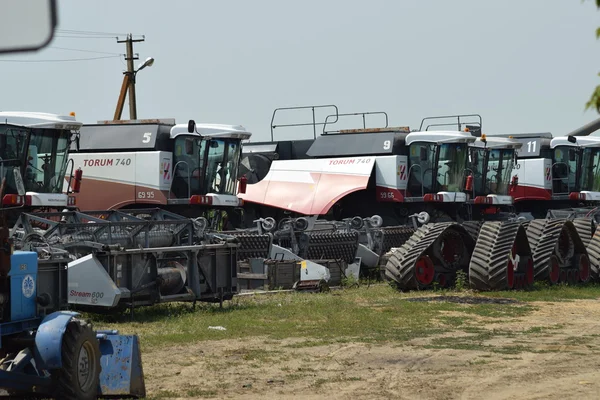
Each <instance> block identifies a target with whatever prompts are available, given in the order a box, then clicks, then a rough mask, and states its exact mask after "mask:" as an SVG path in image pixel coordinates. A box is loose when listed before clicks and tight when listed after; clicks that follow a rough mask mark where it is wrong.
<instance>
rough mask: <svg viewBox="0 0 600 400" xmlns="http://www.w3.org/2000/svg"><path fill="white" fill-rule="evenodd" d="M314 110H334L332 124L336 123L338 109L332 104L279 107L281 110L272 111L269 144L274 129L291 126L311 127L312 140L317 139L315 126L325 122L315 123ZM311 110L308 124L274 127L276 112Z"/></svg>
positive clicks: (289, 125)
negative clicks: (334, 117)
mask: <svg viewBox="0 0 600 400" xmlns="http://www.w3.org/2000/svg"><path fill="white" fill-rule="evenodd" d="M315 108H334V109H335V114H334V115H335V116H336V120H335V121H334V122H337V116H338V115H339V112H338V107H337V106H336V105H334V104H327V105H318V106H299V107H281V108H276V109H275V110H274V111H273V116H272V117H271V142H273V141H274V140H273V137H274V132H273V131H274V129H275V128H282V127H292V126H312V127H313V137H314V139H316V138H317V125H325V122H317V121H316V116H315ZM306 109H309V110H312V122H308V123H301V124H283V125H275V124H274V121H275V114H277V111H283V110H306Z"/></svg>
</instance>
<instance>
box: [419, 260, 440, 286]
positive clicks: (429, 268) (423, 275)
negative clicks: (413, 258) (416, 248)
mask: <svg viewBox="0 0 600 400" xmlns="http://www.w3.org/2000/svg"><path fill="white" fill-rule="evenodd" d="M434 275H435V268H434V266H433V261H431V258H429V256H421V257H419V259H418V260H417V262H416V263H415V278H416V279H417V282H419V285H422V286H428V285H430V284H431V282H433V278H434Z"/></svg>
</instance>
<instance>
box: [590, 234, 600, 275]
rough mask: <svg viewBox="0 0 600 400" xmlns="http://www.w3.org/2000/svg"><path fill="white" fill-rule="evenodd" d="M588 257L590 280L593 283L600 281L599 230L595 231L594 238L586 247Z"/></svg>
mask: <svg viewBox="0 0 600 400" xmlns="http://www.w3.org/2000/svg"><path fill="white" fill-rule="evenodd" d="M587 251H588V256H589V257H590V270H591V276H590V278H591V279H592V280H594V281H598V280H600V229H596V232H594V236H592V239H591V240H590V243H589V244H588V245H587Z"/></svg>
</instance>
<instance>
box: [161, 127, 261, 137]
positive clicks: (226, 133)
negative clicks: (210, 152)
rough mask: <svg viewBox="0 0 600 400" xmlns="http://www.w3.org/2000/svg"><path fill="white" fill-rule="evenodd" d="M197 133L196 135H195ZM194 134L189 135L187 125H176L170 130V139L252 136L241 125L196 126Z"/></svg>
mask: <svg viewBox="0 0 600 400" xmlns="http://www.w3.org/2000/svg"><path fill="white" fill-rule="evenodd" d="M196 132H197V133H196ZM196 132H194V133H189V132H188V125H187V124H177V125H175V126H174V127H172V128H171V139H174V138H176V137H177V136H179V135H196V136H203V137H204V136H205V137H211V138H234V139H242V140H246V139H249V138H250V136H252V134H251V133H250V132H248V131H247V130H246V128H244V127H243V126H242V125H225V124H196Z"/></svg>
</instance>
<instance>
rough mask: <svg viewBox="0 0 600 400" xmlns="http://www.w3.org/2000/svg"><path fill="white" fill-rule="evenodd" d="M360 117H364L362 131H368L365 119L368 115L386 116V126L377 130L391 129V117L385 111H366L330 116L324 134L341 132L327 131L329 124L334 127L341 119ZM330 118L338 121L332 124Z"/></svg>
mask: <svg viewBox="0 0 600 400" xmlns="http://www.w3.org/2000/svg"><path fill="white" fill-rule="evenodd" d="M359 115H360V116H362V121H363V128H362V129H367V121H366V118H365V117H366V116H367V115H383V116H385V126H382V127H379V128H377V129H385V128H387V127H389V117H388V114H387V113H386V112H385V111H365V112H357V113H346V114H332V115H328V116H327V117H325V123H324V124H323V134H327V133H335V132H340V130H337V131H335V130H333V131H326V130H325V129H326V128H327V125H328V124H330V125H333V124H335V123H337V122H338V120H339V117H355V116H359ZM329 117H335V118H336V120H335V121H333V122H330V121H329Z"/></svg>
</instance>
